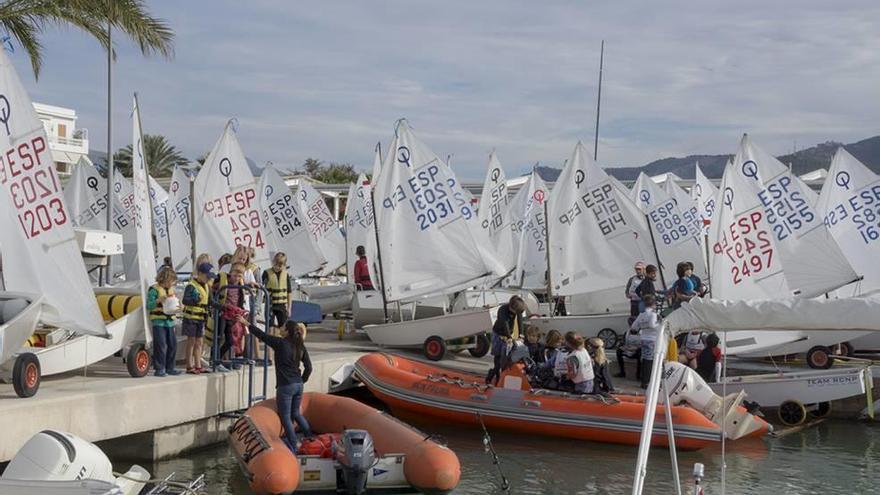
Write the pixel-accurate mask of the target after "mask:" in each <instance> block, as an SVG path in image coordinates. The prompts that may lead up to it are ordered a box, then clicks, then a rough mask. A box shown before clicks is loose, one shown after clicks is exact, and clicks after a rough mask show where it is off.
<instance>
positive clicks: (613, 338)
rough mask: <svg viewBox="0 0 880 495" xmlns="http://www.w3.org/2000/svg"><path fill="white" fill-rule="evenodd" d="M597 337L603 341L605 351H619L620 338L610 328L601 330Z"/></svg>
mask: <svg viewBox="0 0 880 495" xmlns="http://www.w3.org/2000/svg"><path fill="white" fill-rule="evenodd" d="M596 337H599V338H600V339H602V342H604V343H605V350H608V351H610V350H612V349H617V343H618V342H617V341H618V340H619V339H620V337H618V336H617V332H615V331H614V330H612V329H610V328H603V329H602V330H599V333H597V334H596Z"/></svg>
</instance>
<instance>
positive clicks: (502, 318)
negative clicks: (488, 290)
mask: <svg viewBox="0 0 880 495" xmlns="http://www.w3.org/2000/svg"><path fill="white" fill-rule="evenodd" d="M525 310H526V302H525V301H523V298H521V297H519V296H512V297H511V298H510V300H509V301H508V302H507V304H502V305H501V306H500V307H499V308H498V318H497V319H496V320H495V325H494V326H493V327H492V356H493V357H494V358H495V361H494V366H493V367H492V369H490V370H489V374H488V375H486V383H487V384H490V383H496V382H498V379H499V378H501V367H502V363H503V362H504V358H505V356H506V355H507V344H508V343H509V342H511V341H515V340H517V339H519V334H520V331H521V330H522V313H523V311H525Z"/></svg>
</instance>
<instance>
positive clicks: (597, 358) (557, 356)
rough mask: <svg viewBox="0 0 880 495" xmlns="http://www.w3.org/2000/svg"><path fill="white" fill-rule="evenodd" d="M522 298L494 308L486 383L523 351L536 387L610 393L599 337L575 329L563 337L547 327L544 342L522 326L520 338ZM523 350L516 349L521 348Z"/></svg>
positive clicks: (494, 380)
mask: <svg viewBox="0 0 880 495" xmlns="http://www.w3.org/2000/svg"><path fill="white" fill-rule="evenodd" d="M524 311H525V301H523V299H522V298H521V297H519V296H513V297H511V298H510V301H508V302H507V303H506V304H502V305H501V307H500V308H498V315H497V318H496V320H495V325H494V326H493V329H492V355H493V356H494V366H493V368H492V369H490V370H489V373H488V375H487V376H486V383H488V384H497V383H498V380H499V378H500V376H501V371H502V370H503V369H505V368H507V367H508V366H510V365H512V364H515V362H516V361H518V360H519V357H520V354H527V356H524V357H528V358H529V366H527V367H526V373H527V374H528V375H529V380H530V381H531V383H532V384H533V385H535V386H536V387H540V388H546V389H553V390H565V391H571V392H575V393H580V394H594V393H596V394H598V393H610V392H613V391H614V387H613V385H612V383H611V377H610V375H609V373H608V360H607V359H606V357H605V345H604V342H602V339H599V338H592V339H584V338H583V337H582V336H580V335H577V334H576V333H575V332H568V333H566V334H565V336H563V335H562V334H560V333H559V332H558V331H556V330H550V331H549V332H548V333H547V336H546V338H545V340H544V342H543V343H542V342H541V333H540V331H539V330H538V328H537V327H535V326H532V325H529V326H527V327H526V328H525V331H524V335H525V339H521V338H520V337H521V335H520V328H522V313H523V312H524ZM523 347H524V348H525V349H526V352H525V353H521V352H519V351H520V349H521V348H523Z"/></svg>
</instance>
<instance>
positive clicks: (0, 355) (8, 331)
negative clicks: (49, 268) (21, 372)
mask: <svg viewBox="0 0 880 495" xmlns="http://www.w3.org/2000/svg"><path fill="white" fill-rule="evenodd" d="M17 301H21V303H18V302H17ZM42 302H43V297H42V296H40V295H38V294H28V293H24V292H0V380H3V381H6V380H7V379H8V378H9V376H11V367H12V361H13V360H14V358H15V355H16V354H17V353H18V350H19V349H20V348H21V346H23V345H24V343H25V342H26V341H27V339H28V338H29V337H30V336H31V335H33V333H34V330H35V329H36V328H37V322H38V321H39V319H40V314H41V312H42V311H41V310H42ZM25 304H26V306H24V307H23V308H21V306H23V305H25ZM13 313H15V314H13ZM7 367H8V368H9V369H8V371H9V373H2V371H7V370H6V368H7ZM5 375H9V376H5Z"/></svg>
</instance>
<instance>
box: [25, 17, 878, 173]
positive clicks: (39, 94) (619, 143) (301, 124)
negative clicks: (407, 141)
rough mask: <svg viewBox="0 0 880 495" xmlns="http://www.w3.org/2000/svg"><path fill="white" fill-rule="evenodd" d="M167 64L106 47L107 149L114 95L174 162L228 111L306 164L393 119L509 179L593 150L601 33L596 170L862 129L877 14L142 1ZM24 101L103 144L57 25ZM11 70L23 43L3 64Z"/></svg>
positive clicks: (365, 161) (382, 132)
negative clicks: (494, 164) (162, 29)
mask: <svg viewBox="0 0 880 495" xmlns="http://www.w3.org/2000/svg"><path fill="white" fill-rule="evenodd" d="M151 7H152V8H153V9H154V10H155V12H156V14H157V15H160V16H162V17H164V18H166V19H168V20H169V22H171V24H172V25H173V26H174V28H175V30H176V31H177V41H176V57H175V59H174V60H173V61H171V62H167V61H163V60H156V59H144V58H142V57H140V56H139V54H138V53H137V52H136V50H135V49H134V48H133V47H132V46H131V45H130V44H128V43H126V42H120V43H119V48H120V50H119V54H120V55H119V62H118V63H117V64H116V66H115V81H114V87H115V89H116V92H115V101H114V113H113V115H114V121H115V132H114V147H119V146H123V145H125V144H126V143H127V141H128V140H129V139H130V138H129V137H128V136H129V134H130V127H129V124H128V114H129V108H130V96H129V95H130V94H131V92H132V91H138V92H139V96H140V98H141V106H142V112H143V123H144V127H145V129H146V131H147V132H150V133H161V134H165V135H166V136H168V137H169V138H170V139H171V141H172V142H173V143H175V144H177V145H178V146H179V147H180V148H181V149H183V150H184V152H186V153H187V154H188V155H190V156H192V157H195V156H198V155H200V154H201V153H203V152H204V151H206V150H208V149H209V148H210V147H211V145H212V144H213V142H214V141H215V140H216V139H217V136H218V135H219V134H220V132H221V130H222V128H223V125H224V123H225V121H226V119H228V118H229V117H231V116H236V117H237V118H238V119H239V121H240V122H241V126H240V131H239V133H240V141H241V143H242V146H243V147H244V149H245V152H246V153H247V154H248V155H249V156H251V157H253V158H254V160H255V161H256V162H257V163H260V164H262V163H265V162H266V161H270V160H271V161H272V162H274V163H276V164H279V165H283V166H298V165H299V164H301V163H302V162H303V161H304V160H305V158H307V157H310V156H311V157H317V158H320V159H323V160H332V161H347V162H352V163H355V164H356V165H357V166H358V167H359V168H361V169H369V168H370V166H371V164H372V150H373V146H374V144H375V142H376V141H379V140H381V141H383V142H385V143H387V142H388V141H389V139H390V137H391V135H392V127H393V124H394V122H395V120H396V119H397V118H399V117H407V118H408V119H409V120H410V122H411V123H412V125H413V126H414V128H415V130H416V132H417V133H418V134H419V135H420V136H421V137H422V138H423V139H424V140H425V141H426V142H427V143H428V144H429V146H431V147H432V148H433V149H434V151H435V152H437V154H438V155H440V156H446V155H447V154H450V153H452V154H454V156H455V158H454V163H455V169H456V171H457V172H458V173H459V174H460V175H461V176H462V177H463V178H465V179H468V180H479V179H481V175H482V174H483V173H484V171H485V162H486V159H487V155H488V153H489V151H491V150H492V149H495V150H496V151H497V152H498V154H499V156H500V157H501V160H502V163H504V165H505V166H506V168H508V170H509V172H508V173H516V172H521V171H524V170H527V169H528V168H529V167H530V166H531V164H533V163H535V162H538V161H540V162H542V163H544V164H550V165H553V164H557V165H558V164H561V163H562V161H563V160H565V159H566V158H567V157H568V156H569V155H570V153H571V149H572V147H573V146H574V144H575V142H576V141H577V140H578V139H582V140H583V141H584V142H585V143H592V135H593V130H594V121H595V114H594V112H595V105H596V89H597V88H596V83H597V81H596V77H597V69H598V62H599V61H598V58H599V53H598V52H599V43H600V40H602V39H605V40H606V59H605V62H606V64H605V72H604V77H605V79H604V83H603V88H602V91H603V101H602V122H601V126H600V127H601V138H600V143H599V145H600V146H599V159H600V162H601V163H603V164H605V165H641V164H644V163H646V162H648V161H650V160H654V159H657V158H661V157H664V156H669V155H685V154H691V153H723V152H732V151H733V150H734V148H735V146H736V144H737V142H738V138H739V136H740V135H741V134H742V133H743V132H749V133H750V134H751V135H753V136H754V138H755V139H756V141H757V142H759V143H760V144H761V145H762V146H763V147H766V148H767V149H769V150H770V151H773V152H777V153H783V152H787V151H789V150H790V149H791V146H792V143H793V141H795V140H796V141H797V143H798V144H800V145H804V146H806V145H809V144H812V143H815V142H820V141H825V140H828V139H834V140H841V141H852V140H856V139H861V138H864V137H867V136H870V135H873V134H876V132H877V128H876V122H874V121H873V120H874V119H875V117H876V115H878V111H880V98H878V97H880V86H878V85H877V83H876V82H877V81H878V80H880V63H878V62H880V52H878V51H877V50H876V47H877V46H880V32H878V31H877V30H876V25H877V23H878V21H880V5H878V4H877V3H876V2H870V1H867V0H862V1H854V2H848V3H847V4H846V5H842V4H839V3H836V2H835V3H828V2H821V1H817V0H809V1H800V2H797V3H789V2H785V3H782V2H758V1H755V0H746V1H740V2H735V3H724V2H701V3H697V2H684V1H669V2H649V1H642V2H618V3H615V4H604V3H603V4H597V3H595V2H575V1H567V2H553V3H549V2H538V3H536V2H529V1H525V0H515V1H501V0H495V1H482V2H464V1H448V2H427V1H407V2H403V1H386V0H382V1H373V2H355V1H353V0H352V1H344V2H316V1H308V2H284V3H278V2H268V1H258V2H232V1H218V2H211V3H210V7H206V6H205V4H203V3H199V4H197V3H196V2H168V3H155V4H151ZM46 49H47V60H46V70H45V72H44V74H43V76H42V77H41V79H40V81H39V83H38V84H37V83H34V82H33V81H32V79H31V78H28V77H26V78H25V79H26V82H27V85H28V88H29V89H30V90H31V91H32V94H33V97H34V98H35V99H36V100H38V101H46V102H47V103H54V104H59V105H64V106H70V107H73V108H76V109H77V111H78V112H79V115H80V121H79V125H80V126H85V127H88V128H90V131H91V139H92V145H93V147H95V148H103V147H104V146H105V145H104V144H103V143H104V140H105V136H106V122H105V120H106V96H105V88H106V86H105V84H106V82H105V81H106V76H105V70H106V69H105V58H106V57H105V56H104V54H103V53H102V52H101V50H100V47H99V46H98V45H97V43H96V42H94V41H91V40H89V39H88V38H86V37H85V36H84V35H81V34H79V33H77V32H75V31H70V30H61V31H58V32H52V33H50V34H49V35H48V36H47V38H46ZM13 58H14V61H15V63H16V66H17V67H18V69H19V70H20V71H21V73H22V74H29V73H30V69H29V67H28V65H27V61H26V60H25V58H24V56H23V53H22V52H21V50H17V51H16V54H15V55H14V56H13Z"/></svg>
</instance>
